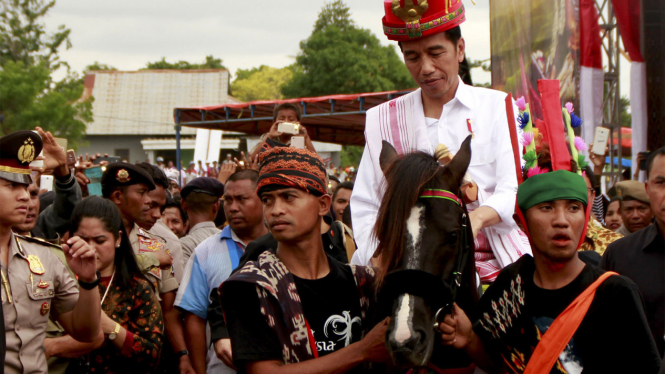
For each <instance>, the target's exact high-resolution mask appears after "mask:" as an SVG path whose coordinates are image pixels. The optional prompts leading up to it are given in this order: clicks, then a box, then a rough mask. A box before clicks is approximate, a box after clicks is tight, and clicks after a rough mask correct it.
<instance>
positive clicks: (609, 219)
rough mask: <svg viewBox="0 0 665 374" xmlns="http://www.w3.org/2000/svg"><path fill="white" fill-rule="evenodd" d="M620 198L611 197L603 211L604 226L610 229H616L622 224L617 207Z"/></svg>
mask: <svg viewBox="0 0 665 374" xmlns="http://www.w3.org/2000/svg"><path fill="white" fill-rule="evenodd" d="M620 201H621V198H620V197H613V198H612V200H610V202H609V204H607V211H605V226H607V228H608V229H610V230H612V231H615V232H616V231H617V230H618V229H619V228H620V227H621V225H622V224H623V219H622V218H621V214H619V207H620V206H621V205H620V204H621V203H620Z"/></svg>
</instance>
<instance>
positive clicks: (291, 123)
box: [251, 103, 316, 159]
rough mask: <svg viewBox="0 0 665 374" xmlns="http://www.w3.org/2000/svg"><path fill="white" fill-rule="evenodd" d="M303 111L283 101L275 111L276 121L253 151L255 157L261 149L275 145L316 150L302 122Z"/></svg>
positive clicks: (274, 117) (274, 119)
mask: <svg viewBox="0 0 665 374" xmlns="http://www.w3.org/2000/svg"><path fill="white" fill-rule="evenodd" d="M300 116H301V111H300V107H298V106H297V105H296V104H291V103H283V104H280V105H278V106H276V107H275V110H274V111H273V121H274V123H273V124H272V126H271V127H270V131H269V132H268V133H267V134H263V136H262V137H261V141H260V142H259V144H260V146H259V147H256V148H255V149H254V150H252V152H251V159H254V157H255V156H256V154H257V153H259V152H260V151H261V149H264V150H266V149H270V148H273V147H274V146H275V145H287V146H289V145H290V146H292V147H294V148H298V149H309V150H310V151H312V152H316V149H315V148H314V144H313V143H312V139H311V138H310V137H309V134H307V129H306V128H305V126H303V125H302V124H301V123H300Z"/></svg>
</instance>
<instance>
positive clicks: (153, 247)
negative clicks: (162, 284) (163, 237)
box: [138, 228, 164, 280]
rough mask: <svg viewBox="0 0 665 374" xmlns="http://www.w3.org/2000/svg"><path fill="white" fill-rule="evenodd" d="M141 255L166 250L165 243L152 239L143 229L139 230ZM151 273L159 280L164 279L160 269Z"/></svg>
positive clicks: (153, 269) (155, 268)
mask: <svg viewBox="0 0 665 374" xmlns="http://www.w3.org/2000/svg"><path fill="white" fill-rule="evenodd" d="M138 239H139V253H150V252H154V251H159V250H162V249H164V243H162V242H160V241H159V240H157V239H155V238H152V237H150V236H149V235H148V233H146V232H145V231H144V230H143V229H141V228H139V230H138ZM149 273H150V274H151V275H153V276H155V277H156V278H157V279H160V280H161V279H162V271H161V269H160V268H158V267H154V268H152V269H150V271H149Z"/></svg>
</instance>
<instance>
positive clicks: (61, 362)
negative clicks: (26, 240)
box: [46, 245, 76, 374]
mask: <svg viewBox="0 0 665 374" xmlns="http://www.w3.org/2000/svg"><path fill="white" fill-rule="evenodd" d="M51 253H53V254H54V255H55V256H56V257H57V258H58V259H59V260H60V262H62V264H63V265H64V266H65V268H66V269H67V271H68V272H69V276H70V277H71V278H72V279H74V280H75V281H76V275H75V274H74V272H73V271H72V269H70V268H69V265H67V258H66V257H65V252H63V251H62V247H60V246H59V245H58V246H55V245H54V246H51ZM64 335H65V329H63V328H62V326H61V325H60V324H59V323H58V322H57V321H56V320H55V319H53V316H51V317H49V319H48V325H47V326H46V338H47V339H48V338H59V337H62V336H64ZM46 362H47V363H48V374H65V372H66V371H67V366H69V359H68V358H66V357H56V356H52V357H49V358H48V359H47V360H46Z"/></svg>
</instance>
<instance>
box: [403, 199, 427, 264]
mask: <svg viewBox="0 0 665 374" xmlns="http://www.w3.org/2000/svg"><path fill="white" fill-rule="evenodd" d="M424 212H425V207H424V206H417V205H416V206H414V207H413V208H411V214H410V215H409V218H408V219H407V220H406V232H407V235H408V236H410V237H411V241H410V242H409V241H408V240H407V247H406V253H408V254H409V256H408V258H407V259H406V261H405V262H406V268H407V269H418V267H419V264H418V260H419V257H420V239H421V236H422V226H421V218H422V215H423V213H424Z"/></svg>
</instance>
